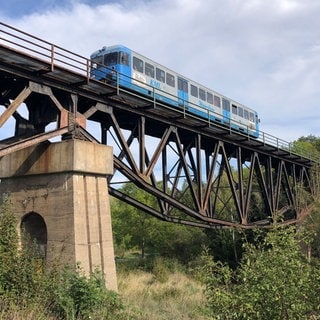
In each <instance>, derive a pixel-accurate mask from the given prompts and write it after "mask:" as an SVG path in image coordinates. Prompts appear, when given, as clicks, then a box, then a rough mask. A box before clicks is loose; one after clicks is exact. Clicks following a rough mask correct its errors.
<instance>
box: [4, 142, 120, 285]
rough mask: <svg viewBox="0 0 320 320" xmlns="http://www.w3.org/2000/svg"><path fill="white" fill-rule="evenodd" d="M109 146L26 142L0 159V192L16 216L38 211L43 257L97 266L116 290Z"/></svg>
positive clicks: (91, 267) (90, 267) (89, 267)
mask: <svg viewBox="0 0 320 320" xmlns="http://www.w3.org/2000/svg"><path fill="white" fill-rule="evenodd" d="M111 174H113V163H112V148H111V147H108V146H104V145H98V144H93V143H90V142H85V141H80V140H67V141H63V142H59V143H53V144H48V143H47V144H42V145H39V146H37V147H30V148H27V149H24V150H21V151H18V152H16V153H13V154H10V155H8V156H5V157H3V158H1V159H0V177H1V183H0V195H4V194H5V195H8V196H9V199H10V200H11V202H12V209H13V210H14V212H15V214H16V215H17V217H18V219H19V221H21V220H22V218H23V217H24V216H25V215H26V214H28V213H30V212H36V213H38V214H40V215H41V216H42V217H43V219H44V221H45V223H46V226H47V232H48V243H47V259H48V260H49V261H53V260H58V261H60V262H62V263H72V264H76V263H77V262H80V264H81V267H82V268H83V270H84V271H85V272H86V273H87V274H89V273H90V272H91V271H94V270H96V269H100V270H101V271H102V272H103V273H104V274H105V278H106V285H107V287H108V288H109V289H112V290H117V278H116V269H115V261H114V249H113V239H112V228H111V213H110V202H109V195H108V188H107V176H108V175H111Z"/></svg>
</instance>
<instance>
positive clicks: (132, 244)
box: [111, 184, 207, 262]
mask: <svg viewBox="0 0 320 320" xmlns="http://www.w3.org/2000/svg"><path fill="white" fill-rule="evenodd" d="M121 191H122V192H123V193H125V194H127V195H130V196H131V197H134V198H135V199H136V200H138V201H141V202H142V203H144V204H147V205H149V206H150V207H154V208H155V207H156V202H155V199H154V198H153V197H152V196H151V195H150V194H148V193H147V192H145V191H143V190H141V189H139V188H138V187H136V186H135V185H134V184H127V185H125V186H124V187H123V188H122V189H121ZM111 207H112V209H111V212H112V227H113V234H114V240H115V245H116V251H117V252H118V253H120V254H123V252H124V251H126V250H129V249H134V248H139V250H140V251H141V256H142V258H144V257H145V254H146V253H149V254H150V253H151V254H157V255H162V256H164V257H170V258H175V259H178V260H180V261H181V262H187V261H190V260H191V259H193V258H195V257H196V256H198V255H200V253H201V248H202V245H203V244H204V243H206V240H207V238H206V235H205V233H204V231H203V230H202V229H199V228H194V227H189V226H185V225H180V224H174V223H169V222H165V221H161V220H159V219H157V218H155V217H152V216H150V215H149V214H147V213H145V212H141V211H140V210H138V209H137V208H135V207H133V206H130V205H128V204H126V203H124V202H122V201H120V200H117V199H112V202H111Z"/></svg>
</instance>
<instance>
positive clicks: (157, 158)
mask: <svg viewBox="0 0 320 320" xmlns="http://www.w3.org/2000/svg"><path fill="white" fill-rule="evenodd" d="M106 114H107V115H108V116H107V117H106V119H105V123H104V128H105V130H104V131H103V132H104V137H103V140H104V141H105V142H107V143H108V144H110V145H115V146H116V147H115V149H114V166H115V169H116V173H115V175H114V176H113V177H112V178H111V179H110V181H109V190H110V194H111V195H113V196H115V197H116V198H118V199H121V200H123V201H125V202H127V203H128V204H131V205H133V206H135V207H137V208H138V209H140V210H143V211H145V212H147V213H149V214H151V215H154V216H156V217H158V218H160V219H163V220H166V221H174V222H179V223H184V224H189V225H196V226H201V227H207V228H213V227H238V226H240V227H244V228H251V227H255V226H257V225H259V226H269V225H270V224H272V223H274V222H277V223H293V222H295V221H296V220H297V219H298V218H299V210H300V209H301V208H300V207H299V206H301V197H304V195H305V194H309V193H310V190H311V185H310V178H309V170H308V168H306V167H305V166H301V165H297V164H295V163H293V162H288V161H286V160H284V159H280V158H276V157H273V156H272V155H271V154H269V155H268V154H265V153H260V152H257V151H255V150H250V149H248V148H246V147H243V146H241V145H233V144H232V143H231V142H226V141H222V140H221V139H219V138H217V137H214V136H212V137H207V136H204V135H202V134H201V133H199V132H194V131H193V130H192V129H190V130H186V129H185V128H183V129H182V128H179V127H177V126H175V125H171V124H167V125H164V126H162V131H161V130H160V129H159V128H158V129H157V138H150V137H149V136H148V135H147V134H146V132H147V131H150V127H152V126H153V125H154V123H153V121H152V119H149V118H148V117H145V116H143V115H141V116H138V117H135V118H134V120H132V121H134V124H133V123H132V126H131V129H130V130H128V129H126V130H125V133H124V130H122V129H121V121H122V119H118V118H117V114H116V113H115V112H114V110H113V108H109V109H108V112H107V113H106ZM149 121H150V122H151V124H149V123H148V122H149ZM160 131H161V133H160ZM111 141H112V142H111ZM120 176H121V178H120ZM116 181H120V182H121V183H123V182H124V181H127V182H131V183H134V184H135V185H136V186H137V187H138V188H140V189H141V190H143V192H145V193H148V194H149V195H151V197H153V198H154V201H151V203H152V204H153V205H152V206H150V205H148V204H147V203H143V202H142V201H141V200H140V199H135V198H133V197H131V196H130V195H128V194H125V193H124V192H122V191H121V188H118V187H117V182H116ZM304 199H305V198H304ZM148 203H150V199H149V200H148ZM304 205H307V203H306V202H305V203H304Z"/></svg>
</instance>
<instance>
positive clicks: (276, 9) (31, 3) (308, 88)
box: [0, 0, 320, 142]
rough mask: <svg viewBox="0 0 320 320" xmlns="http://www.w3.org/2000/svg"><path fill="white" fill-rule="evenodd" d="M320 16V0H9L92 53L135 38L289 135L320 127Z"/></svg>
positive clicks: (16, 15) (65, 42)
mask: <svg viewBox="0 0 320 320" xmlns="http://www.w3.org/2000/svg"><path fill="white" fill-rule="evenodd" d="M319 17H320V1H319V0H303V1H302V0H268V1H266V0H120V1H112V0H28V1H21V0H10V1H6V0H0V21H2V22H4V23H6V24H9V25H11V26H13V27H15V28H18V29H20V30H23V31H25V32H28V33H30V34H32V35H35V36H37V37H40V38H42V39H44V40H46V41H48V42H51V43H54V44H56V45H58V46H60V47H63V48H65V49H68V50H70V51H73V52H75V53H77V54H80V55H82V56H85V57H89V56H90V54H91V53H92V52H94V51H95V50H97V49H100V48H101V47H103V46H108V45H114V44H123V45H126V46H128V47H129V48H131V49H133V50H134V51H137V52H139V53H141V54H143V55H144V56H147V57H149V58H151V59H152V60H154V61H157V62H159V63H161V64H163V65H165V66H167V67H169V68H171V69H173V70H175V71H177V72H178V73H180V74H182V75H184V76H186V77H188V78H191V79H193V80H195V81H197V82H199V83H201V84H203V85H205V86H207V87H209V88H211V89H213V90H215V91H217V92H219V93H221V94H224V95H225V96H227V97H230V98H231V99H233V100H236V101H238V102H239V103H242V104H244V105H247V106H248V107H250V108H253V109H255V110H257V112H258V114H259V118H260V119H261V122H260V128H261V130H262V131H264V132H266V133H268V134H271V135H273V136H275V137H278V138H280V139H283V140H285V141H289V142H291V141H294V140H297V139H298V138H300V137H302V136H308V135H314V136H316V137H320V123H319V120H320V106H319V105H320V19H319Z"/></svg>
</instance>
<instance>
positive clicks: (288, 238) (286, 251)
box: [201, 228, 320, 320]
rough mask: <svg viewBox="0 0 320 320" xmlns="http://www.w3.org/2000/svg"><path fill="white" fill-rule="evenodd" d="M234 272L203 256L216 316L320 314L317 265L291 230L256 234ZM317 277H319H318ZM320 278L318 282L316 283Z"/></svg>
mask: <svg viewBox="0 0 320 320" xmlns="http://www.w3.org/2000/svg"><path fill="white" fill-rule="evenodd" d="M256 238H259V239H260V240H261V241H257V242H256V243H257V244H256V245H253V244H249V243H247V244H245V246H244V254H243V258H242V260H241V264H240V267H239V268H238V269H236V270H235V271H232V270H231V269H230V268H229V267H228V266H225V265H222V264H221V263H220V262H214V261H213V259H212V258H211V257H210V256H209V255H208V254H207V253H205V254H204V261H205V263H204V267H203V268H202V270H201V274H202V278H203V281H204V283H205V285H206V294H207V298H208V303H209V306H210V308H211V310H212V318H213V319H290V320H292V319H297V320H298V319H310V317H311V316H312V315H314V316H315V315H316V316H319V306H320V299H319V296H318V294H317V292H319V277H320V271H319V268H317V267H315V266H312V265H310V264H309V263H308V262H307V261H306V259H305V257H304V256H303V255H302V254H301V249H300V241H299V240H298V239H297V235H296V233H295V230H294V229H293V228H287V229H274V230H271V231H269V232H268V233H267V234H266V235H265V236H263V235H259V234H256ZM316 279H317V280H316ZM315 280H316V281H315Z"/></svg>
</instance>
